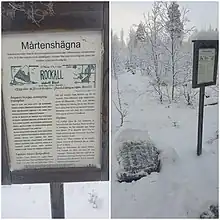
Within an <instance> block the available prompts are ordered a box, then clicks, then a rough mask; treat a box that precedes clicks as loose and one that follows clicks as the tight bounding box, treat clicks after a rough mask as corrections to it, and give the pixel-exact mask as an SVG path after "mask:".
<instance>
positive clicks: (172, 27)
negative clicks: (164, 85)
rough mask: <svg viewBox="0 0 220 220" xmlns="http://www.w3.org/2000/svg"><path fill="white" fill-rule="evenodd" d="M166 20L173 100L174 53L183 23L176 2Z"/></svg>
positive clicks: (178, 42)
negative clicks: (169, 43)
mask: <svg viewBox="0 0 220 220" xmlns="http://www.w3.org/2000/svg"><path fill="white" fill-rule="evenodd" d="M167 15H168V20H167V22H166V28H167V31H168V33H169V36H170V39H171V67H172V68H171V71H172V92H171V97H172V100H174V93H175V91H174V90H175V84H176V74H177V71H176V51H177V50H179V47H180V44H181V41H182V35H183V23H182V21H181V19H180V17H181V13H180V10H179V5H178V4H177V3H176V2H171V3H170V5H169V7H168V11H167Z"/></svg>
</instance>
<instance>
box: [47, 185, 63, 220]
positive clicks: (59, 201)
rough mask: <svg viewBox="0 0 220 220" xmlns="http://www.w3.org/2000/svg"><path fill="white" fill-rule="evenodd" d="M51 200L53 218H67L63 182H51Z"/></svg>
mask: <svg viewBox="0 0 220 220" xmlns="http://www.w3.org/2000/svg"><path fill="white" fill-rule="evenodd" d="M50 200H51V201H50V202H51V216H52V218H62V219H64V218H65V214H64V193H63V183H55V182H54V183H50Z"/></svg>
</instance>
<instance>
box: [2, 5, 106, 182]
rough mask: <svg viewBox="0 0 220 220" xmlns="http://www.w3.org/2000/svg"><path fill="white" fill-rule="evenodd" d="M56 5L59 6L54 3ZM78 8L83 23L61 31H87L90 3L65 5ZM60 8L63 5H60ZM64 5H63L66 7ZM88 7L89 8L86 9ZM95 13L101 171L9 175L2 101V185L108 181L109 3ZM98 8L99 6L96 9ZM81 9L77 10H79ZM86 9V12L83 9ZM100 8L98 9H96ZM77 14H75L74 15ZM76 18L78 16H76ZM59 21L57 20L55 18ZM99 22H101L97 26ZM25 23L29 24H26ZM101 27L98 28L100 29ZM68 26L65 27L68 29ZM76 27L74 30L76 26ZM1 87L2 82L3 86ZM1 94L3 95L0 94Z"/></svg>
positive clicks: (54, 170)
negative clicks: (99, 39)
mask: <svg viewBox="0 0 220 220" xmlns="http://www.w3.org/2000/svg"><path fill="white" fill-rule="evenodd" d="M58 3H59V2H58ZM71 3H73V4H78V7H76V8H77V10H81V11H83V12H84V15H85V14H86V13H87V15H88V16H87V17H86V18H85V19H84V20H85V22H84V24H83V25H82V26H81V27H80V28H79V27H78V26H80V25H79V24H78V23H77V24H76V28H74V25H73V24H72V22H71V20H69V24H67V23H65V24H63V25H64V31H65V30H66V31H70V30H72V31H73V30H89V27H88V25H87V23H86V21H88V23H89V22H90V23H91V19H90V15H89V13H90V11H92V16H94V13H95V10H97V9H94V10H92V6H93V5H92V4H94V2H89V3H88V2H87V3H86V2H83V3H82V2H68V4H71ZM60 4H64V3H60ZM66 4H67V3H66ZM86 4H88V5H89V4H90V6H88V5H86ZM95 4H96V8H99V10H97V20H94V25H93V26H92V28H91V29H90V30H97V29H99V30H102V42H103V44H104V54H103V68H102V69H103V74H102V82H103V83H102V100H101V102H102V108H101V112H102V113H101V114H102V116H103V112H105V120H102V121H101V130H102V134H101V137H102V140H100V141H101V146H102V147H101V168H100V169H98V168H89V167H88V168H48V169H25V170H19V171H10V157H9V146H8V139H7V130H6V118H5V114H4V111H5V109H4V100H3V97H2V184H7V185H8V184H25V183H55V182H57V183H59V182H84V181H100V180H102V181H108V180H109V144H108V139H109V138H108V135H109V132H108V131H109V3H108V2H98V3H97V2H95ZM98 4H99V5H98ZM80 5H81V6H80ZM85 7H86V9H85ZM100 8H101V9H100ZM76 14H77V13H76ZM67 15H68V16H69V17H70V18H71V16H74V11H71V10H70V13H69V14H68V13H66V14H65V13H63V14H62V13H61V14H60V17H63V19H64V20H65V18H66V16H67ZM77 15H78V14H77ZM58 17H59V16H58ZM100 21H101V22H100ZM26 22H27V23H28V22H29V21H26ZM49 23H50V22H49ZM100 24H101V26H100ZM68 25H69V26H68ZM77 25H78V26H77ZM61 28H62V24H61V25H60V26H59V25H58V26H56V25H55V26H54V27H52V29H48V27H46V28H45V27H44V25H43V24H42V27H40V30H47V31H51V30H54V31H56V29H59V31H60V29H61ZM36 30H37V31H39V28H38V27H36V26H34V24H31V22H29V23H28V25H27V24H25V25H24V24H22V25H21V26H20V28H19V26H15V28H11V27H10V28H6V29H3V33H12V32H15V33H16V32H18V31H19V32H30V31H36ZM3 83H4V82H3ZM3 92H4V91H3Z"/></svg>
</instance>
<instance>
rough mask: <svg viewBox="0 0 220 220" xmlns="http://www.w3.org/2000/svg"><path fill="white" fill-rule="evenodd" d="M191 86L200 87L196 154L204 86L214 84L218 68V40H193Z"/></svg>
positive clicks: (200, 151) (198, 143)
mask: <svg viewBox="0 0 220 220" xmlns="http://www.w3.org/2000/svg"><path fill="white" fill-rule="evenodd" d="M193 42H194V47H193V75H192V88H200V92H199V115H198V137H197V155H198V156H200V155H201V154H202V136H203V135H202V134H203V115H204V96H205V87H206V86H212V85H215V84H216V79H217V69H218V40H202V39H199V40H193Z"/></svg>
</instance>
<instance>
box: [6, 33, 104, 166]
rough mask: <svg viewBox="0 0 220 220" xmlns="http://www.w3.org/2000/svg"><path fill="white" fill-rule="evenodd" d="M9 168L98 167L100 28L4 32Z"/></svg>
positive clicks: (99, 164)
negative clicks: (94, 29) (8, 33)
mask: <svg viewBox="0 0 220 220" xmlns="http://www.w3.org/2000/svg"><path fill="white" fill-rule="evenodd" d="M2 48H3V54H2V59H3V82H4V84H3V92H4V105H5V108H6V109H7V111H6V112H5V114H6V121H7V124H6V126H7V131H8V141H9V155H10V161H11V170H21V169H33V168H64V167H88V166H89V167H95V168H101V161H100V149H101V142H100V140H101V121H100V120H101V117H100V112H101V79H102V78H101V72H102V40H101V32H100V31H97V32H91V31H89V32H86V31H81V32H76V31H75V32H74V31H72V32H65V33H64V32H55V33H49V32H45V33H41V34H39V35H38V34H36V33H34V34H33V33H29V34H10V35H4V36H3V39H2Z"/></svg>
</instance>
